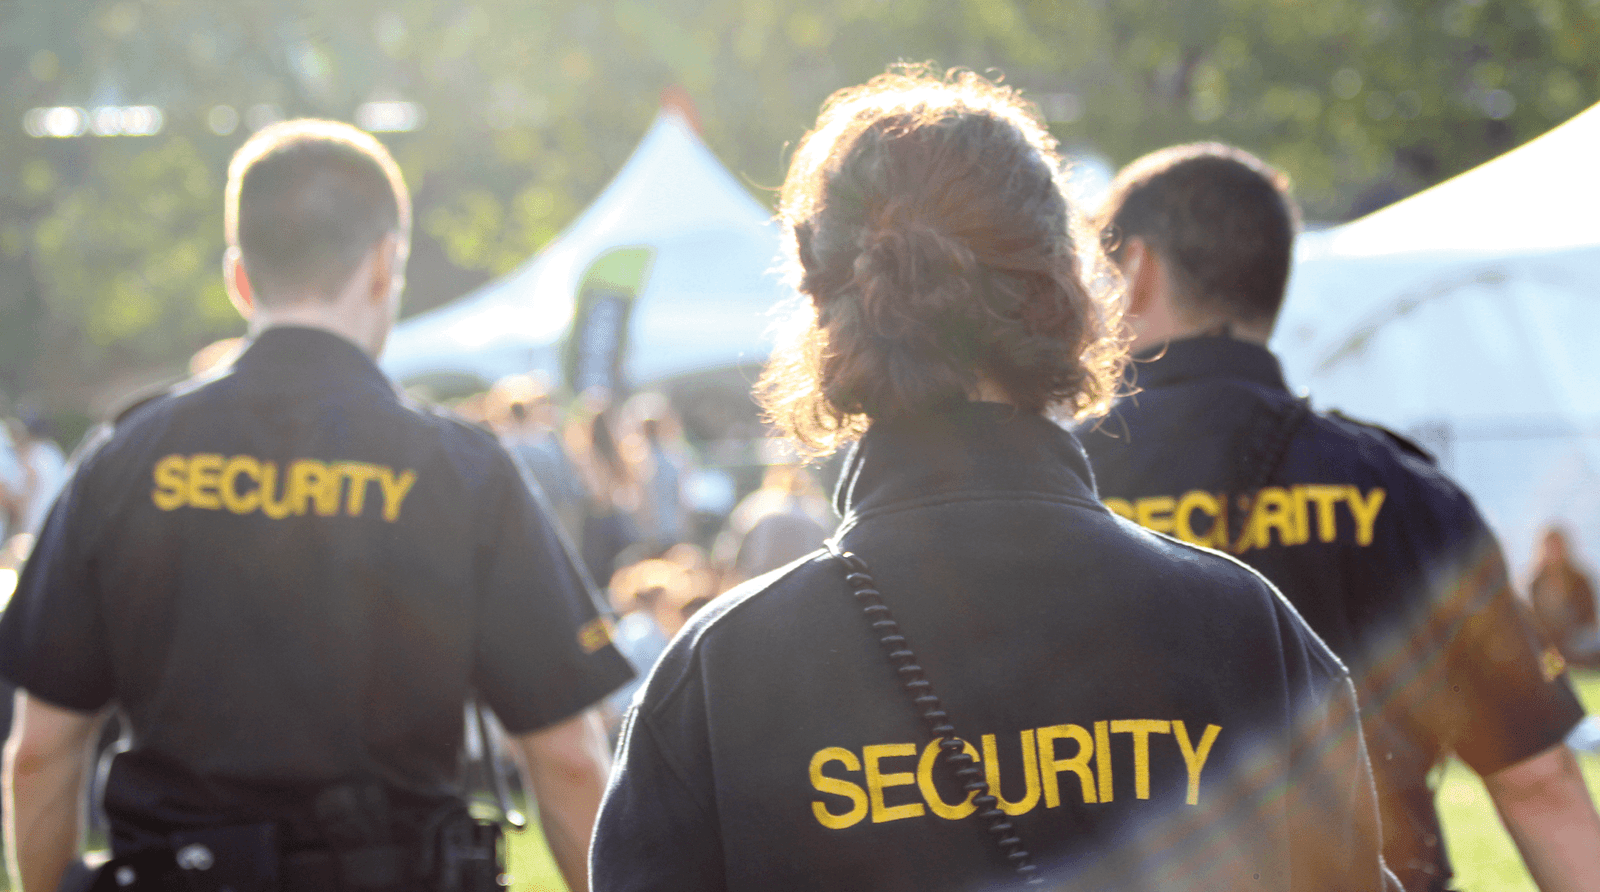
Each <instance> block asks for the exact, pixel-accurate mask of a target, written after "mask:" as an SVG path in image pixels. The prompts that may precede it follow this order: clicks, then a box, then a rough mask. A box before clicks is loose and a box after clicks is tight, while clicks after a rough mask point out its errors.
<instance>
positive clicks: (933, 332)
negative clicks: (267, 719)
mask: <svg viewBox="0 0 1600 892" xmlns="http://www.w3.org/2000/svg"><path fill="white" fill-rule="evenodd" d="M1060 169H1061V167H1060V158H1059V155H1058V154H1057V152H1056V149H1055V142H1054V140H1053V139H1052V138H1051V137H1050V135H1049V133H1048V131H1047V130H1046V129H1045V126H1044V124H1043V123H1042V122H1041V121H1040V119H1039V118H1038V117H1037V114H1036V112H1034V111H1033V110H1032V108H1031V106H1029V105H1027V104H1025V103H1024V102H1022V101H1021V99H1020V97H1019V96H1018V95H1017V94H1016V93H1015V92H1014V91H1013V90H1011V89H1010V88H1007V87H1002V86H999V85H996V84H994V83H992V82H990V81H988V80H985V79H983V78H981V77H978V76H977V75H974V74H972V73H970V72H963V73H952V74H950V75H946V76H940V75H937V74H934V73H932V72H931V71H929V70H927V69H922V68H906V69H900V70H897V71H893V72H891V73H890V74H886V75H883V76H881V77H878V78H874V79H873V80H872V81H870V82H869V83H867V84H865V85H864V86H860V87H854V88H851V89H848V90H843V91H840V92H839V93H837V94H835V95H834V96H833V97H832V98H830V99H829V100H828V102H827V103H826V105H825V106H824V108H823V112H822V115H821V117H820V119H819V120H818V122H817V126H816V129H814V130H813V131H812V132H811V133H809V134H807V135H806V137H805V138H804V140H803V141H802V143H801V144H800V146H799V148H798V149H797V150H796V152H795V155H794V160H793V162H792V164H791V166H790V170H789V174H788V177H787V178H786V180H785V182H784V186H783V190H782V193H781V198H780V211H779V218H780V220H781V223H782V225H783V227H784V233H785V240H786V243H787V245H788V247H789V249H790V251H791V255H790V256H791V260H792V267H791V271H792V273H793V275H794V278H795V280H796V282H797V284H798V288H799V292H800V296H801V297H802V298H803V299H804V301H805V303H804V304H803V305H801V306H799V307H797V314H796V321H797V322H798V323H799V326H798V331H797V333H796V337H795V338H794V339H792V340H791V341H790V342H789V343H788V344H787V345H786V346H785V347H784V348H782V349H780V350H779V351H778V352H776V353H775V354H774V356H773V359H772V361H771V364H770V365H769V367H768V370H767V372H766V374H765V375H764V377H763V382H764V383H763V386H762V393H763V401H764V403H765V405H766V407H767V408H768V411H769V412H771V413H772V414H773V416H774V417H775V418H776V419H777V420H778V421H779V423H780V424H781V425H782V426H783V427H784V428H785V429H786V431H787V432H788V433H789V434H791V435H792V436H795V437H796V438H797V439H798V440H799V441H801V442H802V443H806V444H808V445H810V446H811V447H813V448H817V449H826V448H828V447H833V446H838V445H841V444H843V443H845V442H847V441H850V440H855V439H857V438H859V442H857V443H856V445H855V446H854V449H853V452H852V454H851V457H850V459H849V461H848V462H847V465H846V469H845V476H844V478H843V480H842V484H841V486H840V488H839V490H838V492H839V496H838V498H839V502H838V506H839V509H840V514H841V516H842V517H843V522H842V525H841V527H840V529H839V532H838V534H837V537H836V539H835V540H834V542H833V543H832V544H833V546H834V548H836V549H837V552H836V553H825V554H821V555H819V556H817V557H816V558H815V559H813V560H810V561H802V562H797V563H794V564H791V565H790V567H789V569H788V570H787V572H785V573H782V574H769V575H767V576H764V577H761V578H759V579H757V580H753V581H751V582H750V583H746V584H744V585H741V586H739V587H737V588H735V589H734V590H732V591H731V592H728V593H727V594H725V595H723V596H721V597H720V598H717V599H716V600H715V601H713V602H712V603H711V604H710V605H709V606H707V607H706V608H704V609H702V610H701V611H700V612H699V613H698V614H696V615H695V617H694V618H693V619H692V620H691V621H690V623H689V625H687V626H686V627H685V628H684V629H683V630H682V631H681V632H680V633H679V634H678V635H677V637H676V638H674V639H673V643H672V644H671V645H670V646H669V647H668V649H667V651H666V653H665V654H664V655H663V656H662V658H661V660H660V661H659V662H658V663H657V665H656V668H655V671H654V672H652V673H651V675H650V678H649V680H648V681H647V682H646V683H645V687H644V690H643V692H642V693H641V694H640V695H639V697H638V698H637V699H636V701H635V706H634V708H633V709H632V711H631V712H630V713H629V717H628V720H627V722H626V724H625V726H624V730H623V737H622V743H621V748H620V751H619V757H618V758H619V764H618V770H617V771H616V772H614V773H613V775H612V780H611V785H610V788H609V789H608V791H607V793H606V801H605V805H604V807H603V810H602V812H601V818H600V821H599V824H598V827H597V829H596V835H595V841H594V846H593V850H592V855H591V863H592V871H593V872H592V879H593V882H594V886H595V888H596V889H597V890H602V892H620V890H646V889H651V890H659V889H695V890H705V892H712V890H761V892H786V890H867V889H871V890H878V892H897V890H928V889H950V890H954V889H963V890H978V889H999V888H1014V887H1015V886H1016V885H1020V884H1023V883H1026V882H1029V881H1030V880H1031V879H1042V880H1043V881H1044V884H1045V885H1046V886H1047V887H1049V888H1117V889H1157V888H1159V889H1163V890H1185V889H1245V888H1249V889H1258V890H1266V889H1274V890H1289V889H1297V890H1334V889H1338V890H1347V892H1354V890H1377V889H1381V888H1383V887H1384V885H1385V881H1386V871H1385V870H1384V868H1383V862H1382V858H1381V855H1380V853H1379V832H1378V827H1377V811H1376V807H1375V805H1374V803H1373V800H1372V781H1371V774H1370V769H1369V767H1368V765H1367V761H1366V756H1365V752H1364V749H1363V746H1362V742H1361V737H1360V734H1359V731H1358V728H1357V725H1356V707H1355V699H1354V692H1353V690H1352V688H1351V686H1350V683H1349V680H1348V678H1347V676H1346V674H1345V672H1344V669H1343V667H1342V666H1341V665H1340V663H1339V661H1338V660H1337V658H1335V657H1334V656H1333V655H1332V654H1331V653H1330V652H1328V651H1327V649H1326V648H1325V647H1324V646H1323V645H1322V643H1321V642H1320V641H1319V640H1318V639H1317V637H1316V636H1315V635H1314V634H1313V633H1312V632H1311V631H1310V629H1309V628H1307V627H1306V626H1305V625H1304V623H1303V622H1302V621H1301V620H1300V619H1299V617H1298V616H1297V615H1296V614H1295V612H1294V610H1293V609H1292V608H1290V607H1289V606H1288V604H1287V603H1285V602H1284V601H1283V599H1282V598H1281V597H1280V596H1279V595H1278V593H1277V592H1276V591H1274V590H1273V589H1272V587H1271V586H1270V585H1269V584H1268V583H1267V582H1266V581H1265V580H1263V579H1262V578H1261V577H1260V576H1259V575H1258V574H1256V573H1255V572H1253V571H1251V570H1249V569H1248V568H1245V567H1243V566H1242V565H1240V564H1238V563H1236V562H1233V561H1230V560H1227V559H1226V558H1224V557H1221V556H1219V555H1216V554H1213V553H1210V552H1207V551H1204V550H1202V549H1198V548H1195V547H1192V546H1188V545H1184V544H1182V543H1178V542H1174V541H1172V540H1168V539H1162V538H1158V537H1155V536H1151V535H1149V534H1148V533H1145V532H1144V531H1142V530H1140V529H1139V528H1138V527H1136V526H1135V525H1133V524H1131V523H1127V522H1125V521H1122V520H1120V519H1118V518H1117V517H1115V516H1114V515H1113V514H1111V512H1109V511H1108V510H1106V509H1105V507H1104V506H1102V505H1101V504H1100V503H1099V501H1098V500H1097V499H1096V498H1095V494H1094V489H1093V484H1092V482H1091V478H1090V474H1089V469H1088V465H1087V462H1086V461H1085V459H1084V457H1083V454H1082V450H1081V448H1080V447H1079V445H1078V444H1077V442H1076V441H1075V440H1074V438H1073V436H1072V435H1071V434H1070V433H1068V432H1067V431H1065V430H1063V429H1062V428H1061V427H1060V426H1059V425H1058V424H1056V423H1055V422H1054V421H1053V420H1052V419H1051V418H1050V417H1048V416H1047V415H1046V414H1045V413H1046V411H1047V410H1051V411H1054V410H1059V411H1061V412H1063V413H1066V414H1075V413H1078V412H1083V411H1089V410H1092V409H1093V408H1095V407H1097V406H1102V405H1104V403H1105V402H1107V401H1108V400H1109V398H1110V396H1111V393H1112V392H1113V390H1114V388H1115V387H1116V386H1117V381H1118V373H1119V371H1120V368H1121V362H1122V358H1123V350H1122V347H1121V342H1120V338H1119V334H1118V332H1119V330H1120V326H1119V324H1118V322H1117V310H1116V307H1115V297H1114V296H1111V295H1108V296H1105V297H1097V296H1095V295H1093V294H1092V293H1091V292H1090V291H1089V290H1088V287H1087V286H1086V284H1085V279H1086V275H1085V271H1084V270H1083V269H1082V267H1081V265H1080V261H1079V259H1078V257H1079V248H1080V247H1081V248H1083V249H1084V253H1085V254H1086V255H1087V254H1092V252H1093V249H1094V247H1095V243H1094V242H1092V241H1091V242H1089V243H1087V244H1082V243H1081V242H1079V241H1078V240H1077V239H1076V238H1074V235H1073V227H1072V224H1071V220H1070V217H1069V208H1068V206H1067V203H1066V198H1065V193H1064V191H1063V184H1062V182H1061V181H1060V180H1059V179H1058V177H1059V176H1060Z"/></svg>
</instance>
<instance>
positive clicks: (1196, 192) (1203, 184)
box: [1100, 143, 1300, 323]
mask: <svg viewBox="0 0 1600 892" xmlns="http://www.w3.org/2000/svg"><path fill="white" fill-rule="evenodd" d="M1299 220H1300V211H1299V208H1298V207H1296V206H1295V203H1294V199H1292V198H1291V197H1290V196H1289V191H1288V178H1287V177H1285V176H1284V175H1283V174H1282V173H1280V172H1278V171H1277V170H1276V169H1274V168H1272V167H1271V166H1269V165H1268V164H1266V163H1265V162H1264V161H1262V160H1261V159H1259V158H1257V157H1255V156H1254V155H1251V154H1250V153H1249V152H1245V151H1243V150H1241V149H1236V148H1233V147H1232V146H1225V145H1222V144H1220V143H1195V144H1191V145H1182V146H1173V147H1171V148H1168V149H1162V150H1161V151H1159V152H1152V153H1151V154H1149V155H1146V156H1144V157H1143V158H1140V159H1139V160H1137V161H1135V162H1133V163H1132V164H1130V165H1128V166H1127V167H1126V168H1124V169H1123V170H1122V172H1121V173H1119V174H1117V177H1116V179H1115V180H1114V181H1113V182H1112V185H1111V192H1110V195H1109V197H1108V198H1107V200H1106V207H1105V210H1104V211H1103V212H1102V214H1101V218H1100V223H1101V233H1100V234H1101V241H1102V244H1104V245H1105V246H1106V248H1107V250H1108V252H1109V253H1110V255H1111V258H1112V260H1113V261H1116V262H1119V263H1120V262H1121V260H1122V249H1123V247H1125V246H1126V244H1127V242H1128V240H1129V239H1133V238H1138V239H1141V240H1143V241H1144V242H1145V243H1146V244H1148V245H1149V246H1150V247H1151V248H1153V249H1155V250H1156V251H1157V252H1158V253H1159V254H1160V255H1161V256H1162V257H1163V258H1164V259H1165V260H1166V261H1167V262H1168V265H1169V270H1171V271H1172V272H1173V273H1175V274H1176V276H1177V286H1178V290H1179V292H1180V293H1179V295H1178V299H1179V300H1180V301H1186V302H1187V303H1188V304H1189V306H1190V308H1192V309H1195V310H1200V311H1204V312H1212V313H1218V314H1220V315H1222V316H1224V317H1226V318H1229V319H1233V320H1235V321H1239V322H1252V323H1258V322H1268V323H1270V322H1271V321H1272V320H1274V319H1275V318H1276V317H1277V315H1278V309H1279V308H1280V307H1281V306H1282V305H1283V294H1284V288H1285V286H1287V284H1288V281H1289V262H1290V252H1291V250H1292V248H1293V246H1294V233H1295V230H1296V229H1297V228H1298V226H1299Z"/></svg>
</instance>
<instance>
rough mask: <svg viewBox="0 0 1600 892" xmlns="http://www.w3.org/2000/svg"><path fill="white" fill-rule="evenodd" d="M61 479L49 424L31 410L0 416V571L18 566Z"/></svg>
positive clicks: (63, 467)
mask: <svg viewBox="0 0 1600 892" xmlns="http://www.w3.org/2000/svg"><path fill="white" fill-rule="evenodd" d="M66 478H67V459H66V455H65V454H64V453H63V452H62V451H61V447H60V445H58V444H57V443H56V441H55V437H54V432H53V431H52V430H51V427H50V423H49V421H47V420H46V419H45V418H44V417H43V416H42V415H40V414H39V413H37V412H33V411H23V412H20V413H18V414H17V415H7V414H4V413H0V570H15V569H16V568H18V567H20V566H21V564H22V561H23V559H25V558H26V557H27V556H28V551H29V550H30V546H31V545H32V542H33V536H34V534H36V533H38V531H39V527H41V526H43V525H44V518H45V514H47V513H48V512H49V510H50V505H51V503H52V502H54V501H55V497H56V492H57V491H58V490H60V489H61V485H62V484H63V483H65V482H66Z"/></svg>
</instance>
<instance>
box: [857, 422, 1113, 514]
mask: <svg viewBox="0 0 1600 892" xmlns="http://www.w3.org/2000/svg"><path fill="white" fill-rule="evenodd" d="M1092 479H1093V478H1092V477H1091V476H1090V473H1089V460H1088V458H1087V456H1085V455H1084V452H1083V447H1082V446H1080V445H1078V440H1077V438H1076V437H1074V436H1073V435H1072V434H1071V433H1069V432H1067V431H1066V430H1065V429H1063V428H1062V427H1061V426H1060V425H1058V424H1056V423H1055V422H1053V421H1051V420H1050V419H1049V418H1046V417H1044V416H1043V415H1038V414H1034V413H1030V412H1025V411H1023V410H1020V409H1017V408H1015V407H1012V406H1007V405H1003V404H1000V403H981V402H970V403H964V404H962V405H960V406H958V407H954V408H951V409H949V410H947V411H942V412H937V413H929V414H927V415H922V416H917V417H915V418H906V419H895V420H892V421H878V422H874V423H873V425H872V427H871V429H869V430H868V431H867V433H866V434H865V435H864V436H863V437H862V438H861V441H860V442H859V443H857V444H856V445H855V446H854V447H853V448H852V449H851V452H850V457H849V458H848V459H847V460H846V462H845V467H844V471H843V473H842V474H840V476H839V486H838V489H837V490H836V492H835V493H834V507H835V508H837V509H838V511H839V516H841V517H843V518H845V521H846V522H847V523H848V522H849V521H850V520H851V516H852V514H854V515H859V514H862V513H864V512H866V511H870V510H872V509H875V508H879V507H883V506H885V505H888V504H893V503H896V502H902V501H908V500H912V499H923V498H928V497H939V496H946V495H952V494H955V493H958V492H960V493H983V492H990V493H995V494H1001V493H1007V492H1011V493H1020V492H1026V493H1033V494H1046V495H1056V496H1062V497H1067V498H1076V499H1082V500H1085V501H1093V500H1094V485H1093V483H1091V482H1090V481H1091V480H1092Z"/></svg>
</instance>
